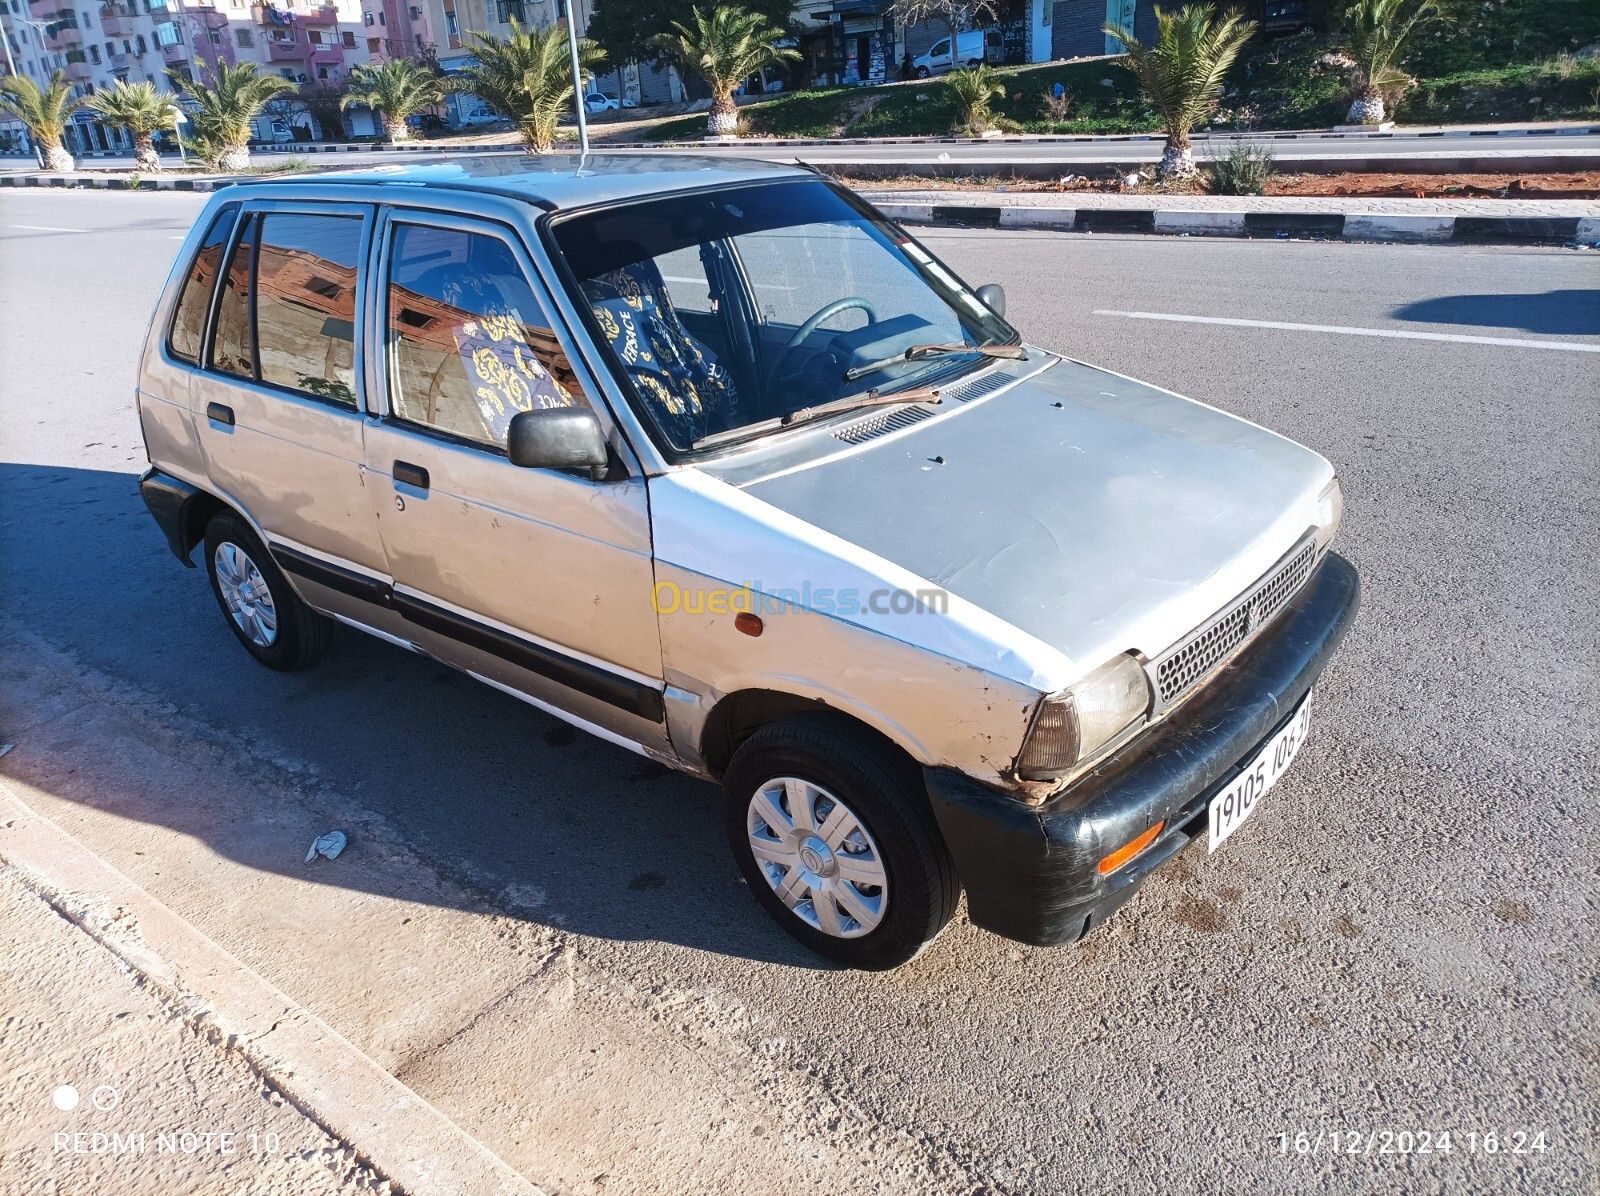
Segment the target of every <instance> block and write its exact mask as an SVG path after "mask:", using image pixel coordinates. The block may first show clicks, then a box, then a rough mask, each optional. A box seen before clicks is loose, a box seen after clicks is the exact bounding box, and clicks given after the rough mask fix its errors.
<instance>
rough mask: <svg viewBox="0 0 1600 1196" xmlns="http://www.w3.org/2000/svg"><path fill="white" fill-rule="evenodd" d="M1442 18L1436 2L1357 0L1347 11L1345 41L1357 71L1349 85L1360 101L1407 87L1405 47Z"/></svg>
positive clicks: (1345, 11) (1352, 75)
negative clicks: (1388, 90)
mask: <svg viewBox="0 0 1600 1196" xmlns="http://www.w3.org/2000/svg"><path fill="white" fill-rule="evenodd" d="M1441 19H1442V13H1441V11H1440V8H1439V5H1438V3H1437V0H1356V3H1354V4H1352V5H1351V6H1350V7H1349V8H1347V9H1345V10H1344V31H1345V41H1346V43H1347V45H1348V46H1349V50H1350V57H1351V58H1353V59H1355V63H1356V69H1355V70H1354V71H1353V72H1352V73H1351V79H1350V86H1351V90H1352V91H1353V92H1354V93H1355V95H1356V97H1357V98H1360V97H1362V96H1366V95H1372V94H1375V93H1377V92H1380V91H1384V90H1386V89H1389V88H1394V87H1404V86H1405V85H1406V84H1408V83H1410V82H1411V76H1409V75H1408V74H1406V73H1405V71H1403V70H1401V69H1400V59H1401V56H1402V55H1403V54H1404V53H1405V49H1406V45H1407V43H1409V42H1410V40H1411V36H1412V34H1414V33H1415V32H1416V31H1417V30H1418V29H1420V28H1422V26H1424V25H1427V24H1431V23H1432V22H1434V21H1438V20H1441Z"/></svg>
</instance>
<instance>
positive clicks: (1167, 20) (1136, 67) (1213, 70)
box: [1104, 4, 1256, 148]
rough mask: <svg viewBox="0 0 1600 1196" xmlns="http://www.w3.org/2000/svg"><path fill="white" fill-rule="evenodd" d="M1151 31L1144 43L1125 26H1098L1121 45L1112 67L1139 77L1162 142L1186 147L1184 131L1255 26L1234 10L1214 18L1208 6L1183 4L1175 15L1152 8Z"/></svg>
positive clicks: (1210, 101) (1204, 109)
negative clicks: (1163, 136) (1154, 33)
mask: <svg viewBox="0 0 1600 1196" xmlns="http://www.w3.org/2000/svg"><path fill="white" fill-rule="evenodd" d="M1156 29H1157V37H1156V41H1155V44H1154V45H1145V44H1144V43H1143V42H1141V41H1139V39H1138V38H1136V37H1135V36H1134V34H1133V31H1132V30H1131V29H1124V28H1122V27H1121V26H1119V25H1109V24H1108V25H1106V26H1104V30H1105V32H1106V33H1107V34H1109V35H1110V36H1112V37H1114V38H1117V39H1118V40H1119V41H1121V42H1122V44H1123V45H1124V46H1126V47H1127V50H1128V52H1127V54H1126V55H1125V56H1124V57H1123V58H1120V59H1118V65H1120V66H1122V67H1125V68H1126V69H1128V70H1130V71H1132V72H1133V74H1134V77H1135V78H1137V79H1138V80H1139V85H1140V87H1141V88H1143V90H1144V93H1145V96H1146V98H1148V99H1149V101H1150V106H1151V107H1152V108H1154V109H1155V111H1156V115H1157V116H1159V117H1160V118H1161V126H1162V128H1163V130H1165V132H1166V134H1167V143H1168V144H1169V145H1172V146H1176V147H1179V148H1186V147H1187V146H1188V144H1189V131H1190V130H1191V129H1193V128H1194V127H1195V126H1196V125H1198V124H1199V123H1201V122H1202V121H1203V120H1204V119H1205V118H1206V116H1207V115H1209V114H1210V112H1211V109H1212V107H1213V106H1214V105H1215V104H1216V102H1217V97H1218V96H1220V95H1221V94H1222V83H1223V78H1224V76H1226V75H1227V73H1228V68H1229V67H1230V66H1232V65H1233V60H1234V59H1235V58H1237V57H1238V56H1239V51H1240V50H1242V49H1244V46H1245V43H1246V42H1248V41H1249V40H1250V39H1251V38H1252V37H1254V36H1255V31H1256V25H1255V22H1254V21H1246V20H1245V19H1244V18H1243V17H1242V16H1241V15H1240V14H1239V11H1238V9H1232V8H1230V9H1229V10H1228V11H1226V12H1224V13H1222V14H1221V15H1220V16H1218V15H1217V14H1216V13H1215V12H1214V11H1213V10H1212V9H1211V7H1210V6H1209V5H1199V4H1186V5H1185V6H1184V7H1183V8H1181V9H1179V10H1178V11H1177V12H1176V13H1168V12H1164V11H1162V10H1161V9H1159V8H1158V9H1156Z"/></svg>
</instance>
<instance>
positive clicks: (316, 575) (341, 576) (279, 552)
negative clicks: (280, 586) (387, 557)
mask: <svg viewBox="0 0 1600 1196" xmlns="http://www.w3.org/2000/svg"><path fill="white" fill-rule="evenodd" d="M270 551H271V553H272V559H273V560H275V561H277V562H278V568H280V569H282V570H283V571H284V572H285V573H292V574H294V575H295V576H296V577H303V578H305V579H306V580H307V581H311V582H315V583H316V584H317V585H319V586H327V587H328V589H330V590H337V591H338V592H339V593H341V594H348V595H349V596H350V597H352V598H359V599H361V600H362V601H363V602H371V603H374V604H376V605H378V606H387V607H391V608H392V607H393V606H394V590H393V588H392V587H391V586H390V585H389V583H388V582H386V581H378V580H377V579H376V578H372V577H368V576H367V575H366V574H364V573H357V572H356V571H355V570H354V569H345V568H342V567H341V566H339V565H330V564H329V563H328V562H327V561H322V560H318V559H317V558H316V557H314V556H311V555H309V554H307V553H304V552H301V551H300V550H299V549H296V548H290V547H288V546H287V545H285V544H273V545H272V546H271V548H270Z"/></svg>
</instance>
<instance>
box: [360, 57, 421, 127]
mask: <svg viewBox="0 0 1600 1196" xmlns="http://www.w3.org/2000/svg"><path fill="white" fill-rule="evenodd" d="M445 91H446V88H445V83H444V79H443V78H441V77H440V76H439V75H438V74H436V73H434V72H433V71H430V70H428V69H427V68H426V67H424V66H421V65H420V64H418V63H416V62H413V61H412V60H411V59H409V58H392V59H390V60H389V61H388V62H384V63H378V64H373V65H368V66H359V67H357V68H356V69H355V70H353V71H351V72H350V75H349V78H348V80H347V82H346V84H345V94H344V95H343V96H341V97H340V99H339V106H340V107H341V108H349V107H351V106H352V105H355V104H360V105H362V106H364V107H367V108H373V109H376V110H377V111H379V112H382V113H383V115H384V116H385V117H386V118H387V119H388V120H390V121H392V122H394V123H395V124H404V123H405V122H406V120H407V119H408V118H410V117H413V116H415V115H416V114H417V113H419V112H424V111H426V110H427V109H429V108H433V107H436V106H437V105H439V104H441V103H443V102H444V97H445Z"/></svg>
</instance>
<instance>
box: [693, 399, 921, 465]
mask: <svg viewBox="0 0 1600 1196" xmlns="http://www.w3.org/2000/svg"><path fill="white" fill-rule="evenodd" d="M940 402H943V400H942V399H940V398H939V392H938V391H937V390H934V389H933V388H932V387H930V386H915V387H910V388H908V389H906V390H897V391H892V392H890V393H888V394H884V393H882V392H881V391H880V390H879V388H877V387H873V389H871V390H864V391H862V392H861V393H860V394H853V395H846V396H844V398H842V399H834V400H833V401H832V402H828V403H819V404H818V405H817V406H815V407H802V408H800V410H798V411H791V412H790V413H789V414H788V415H780V416H778V417H777V418H776V419H764V420H762V421H761V422H760V423H756V424H746V425H745V426H744V427H742V428H729V429H728V430H727V431H724V432H713V433H712V434H711V435H709V436H702V437H701V438H700V439H699V440H696V441H695V442H694V443H693V444H691V445H690V446H689V447H690V448H691V449H693V450H695V451H696V452H698V451H699V450H701V449H708V448H715V447H717V446H718V445H720V444H730V443H732V442H733V441H736V440H748V439H750V438H751V437H753V436H759V435H761V434H762V433H763V432H773V431H776V430H778V429H779V428H792V427H794V426H795V425H797V424H803V423H809V422H810V421H811V420H814V419H821V418H822V417H823V416H825V415H837V414H839V412H841V411H854V410H856V409H857V408H859V407H878V406H881V405H883V404H885V403H928V404H938V403H940Z"/></svg>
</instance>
